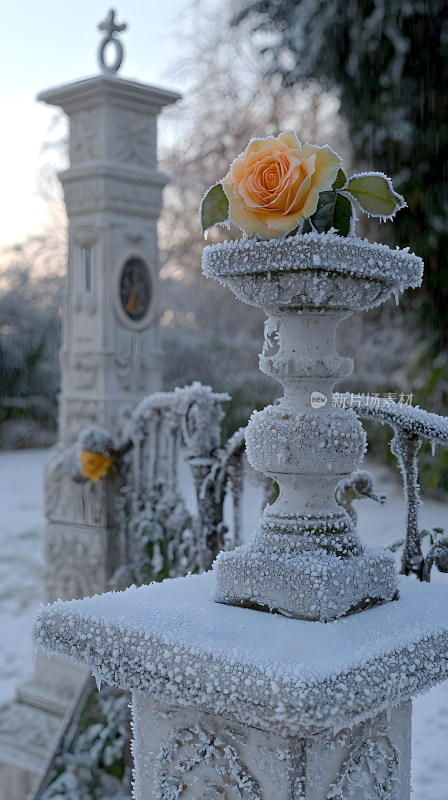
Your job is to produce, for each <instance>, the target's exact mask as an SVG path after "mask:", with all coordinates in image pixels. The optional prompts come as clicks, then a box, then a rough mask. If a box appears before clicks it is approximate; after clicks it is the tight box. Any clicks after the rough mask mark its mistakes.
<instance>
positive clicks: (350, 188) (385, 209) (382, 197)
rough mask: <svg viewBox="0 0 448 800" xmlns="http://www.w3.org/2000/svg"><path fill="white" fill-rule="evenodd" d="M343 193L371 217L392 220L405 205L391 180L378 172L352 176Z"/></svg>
mask: <svg viewBox="0 0 448 800" xmlns="http://www.w3.org/2000/svg"><path fill="white" fill-rule="evenodd" d="M345 191H346V192H348V193H349V194H351V196H352V197H354V199H355V200H356V202H357V203H358V204H359V206H360V207H361V209H362V210H363V211H365V212H366V214H369V216H372V217H384V218H386V219H392V217H393V216H394V214H395V213H396V212H397V211H398V210H399V209H400V208H404V206H405V205H406V203H405V200H404V197H402V196H401V194H398V193H397V192H396V191H395V190H394V188H393V186H392V181H391V179H390V178H387V177H386V175H382V174H381V173H379V172H365V173H363V174H361V175H353V177H351V178H350V180H349V182H348V185H347V188H346V189H345Z"/></svg>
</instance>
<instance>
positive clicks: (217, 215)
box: [199, 183, 229, 233]
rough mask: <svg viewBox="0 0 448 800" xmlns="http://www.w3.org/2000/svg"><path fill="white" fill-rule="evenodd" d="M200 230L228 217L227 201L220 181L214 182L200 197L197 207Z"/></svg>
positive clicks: (205, 229) (224, 220) (225, 220)
mask: <svg viewBox="0 0 448 800" xmlns="http://www.w3.org/2000/svg"><path fill="white" fill-rule="evenodd" d="M199 217H200V220H201V225H202V232H203V233H204V231H207V230H208V229H209V228H211V227H213V225H218V224H219V223H220V222H227V220H228V219H229V201H228V199H227V196H226V193H225V192H224V189H223V188H222V186H221V184H220V183H216V184H215V185H214V186H212V188H211V189H209V190H208V192H207V194H206V195H204V197H203V198H202V203H201V207H200V209H199Z"/></svg>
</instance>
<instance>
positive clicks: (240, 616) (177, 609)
mask: <svg viewBox="0 0 448 800" xmlns="http://www.w3.org/2000/svg"><path fill="white" fill-rule="evenodd" d="M212 583H213V579H212V575H211V574H210V573H206V574H204V575H200V576H190V577H188V578H176V579H174V580H170V581H166V582H164V583H162V584H152V585H151V586H144V587H140V588H138V589H137V588H135V587H131V588H130V589H128V590H126V591H125V592H123V593H115V594H106V595H102V596H95V597H93V598H87V599H84V600H73V601H70V602H68V603H62V602H57V603H55V604H53V605H52V606H50V607H42V608H41V610H40V611H39V612H38V614H37V616H36V621H35V625H34V638H35V642H36V644H37V646H39V647H43V648H45V650H46V651H47V652H48V653H52V652H56V653H60V654H63V655H67V656H69V657H70V658H72V659H75V660H78V661H80V662H81V663H85V664H87V665H88V666H89V667H90V668H91V669H92V670H93V672H94V674H95V676H96V678H97V680H98V681H99V682H101V681H102V680H104V681H106V682H107V683H109V684H111V685H115V686H122V687H128V688H129V687H130V688H133V689H137V690H139V691H147V692H150V693H152V694H154V696H157V697H159V698H160V699H162V700H164V701H165V702H167V703H171V704H173V703H174V704H178V705H186V706H189V705H197V706H199V707H200V708H202V709H204V710H209V711H213V712H215V713H218V714H229V715H230V716H232V717H234V718H235V719H238V720H239V721H241V722H247V723H250V724H252V725H255V726H261V727H262V726H266V725H267V726H268V727H269V729H272V730H274V731H276V732H278V733H282V734H291V735H302V736H303V735H308V734H310V733H314V732H317V731H318V730H321V729H322V728H325V727H333V728H335V729H340V728H342V727H344V726H346V725H348V724H350V723H352V722H353V721H355V720H361V719H364V718H367V717H368V716H369V715H370V716H371V715H372V714H373V713H374V714H376V713H378V712H379V711H380V710H382V709H383V708H386V707H387V706H389V705H393V704H396V703H398V702H400V701H402V700H404V699H406V698H408V697H409V696H412V695H414V694H417V693H418V692H421V691H424V690H425V689H427V688H429V687H430V686H432V685H434V684H436V683H438V682H439V681H441V680H444V679H445V678H446V677H448V661H447V658H446V656H447V652H448V614H447V611H448V589H447V588H446V587H442V586H439V585H429V586H428V585H420V584H417V583H415V582H414V581H410V580H406V579H404V578H402V579H401V585H400V599H399V600H398V601H396V602H393V603H387V604H385V605H381V606H377V607H375V608H371V609H369V611H366V612H364V613H361V614H353V615H351V616H349V617H346V618H344V619H340V620H337V621H336V622H332V623H328V624H322V623H312V622H302V621H298V620H288V619H282V618H280V617H278V616H275V615H270V614H264V613H259V612H257V611H253V610H249V609H240V608H234V607H230V606H223V605H220V604H217V603H214V602H213V601H212V599H211V591H212ZM186 678H187V680H186Z"/></svg>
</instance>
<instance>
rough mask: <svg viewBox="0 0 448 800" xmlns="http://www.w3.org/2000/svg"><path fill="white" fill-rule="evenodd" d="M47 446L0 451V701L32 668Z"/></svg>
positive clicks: (41, 565) (39, 598) (41, 562)
mask: <svg viewBox="0 0 448 800" xmlns="http://www.w3.org/2000/svg"><path fill="white" fill-rule="evenodd" d="M47 455H48V450H14V451H7V452H0V487H1V488H0V498H1V500H0V631H1V636H0V705H1V704H2V703H4V702H5V701H6V700H9V699H10V698H11V697H13V695H14V690H15V687H16V685H17V684H18V683H20V682H21V681H22V680H23V679H24V678H26V677H27V676H28V675H29V673H30V672H31V671H32V644H31V633H30V632H31V625H32V621H33V616H34V612H35V609H36V607H37V605H38V603H40V602H41V601H42V600H43V575H44V554H43V530H44V511H43V465H44V462H45V459H46V457H47Z"/></svg>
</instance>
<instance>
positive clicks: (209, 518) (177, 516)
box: [110, 382, 244, 589]
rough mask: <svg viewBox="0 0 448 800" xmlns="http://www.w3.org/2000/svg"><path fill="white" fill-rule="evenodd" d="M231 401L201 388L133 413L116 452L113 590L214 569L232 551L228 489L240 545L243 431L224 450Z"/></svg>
mask: <svg viewBox="0 0 448 800" xmlns="http://www.w3.org/2000/svg"><path fill="white" fill-rule="evenodd" d="M229 399H230V398H229V395H227V394H224V393H217V392H213V391H212V389H211V388H210V387H209V386H203V385H202V384H200V383H197V382H195V383H194V384H193V385H192V386H185V387H183V388H181V389H180V388H177V389H175V390H174V391H173V392H156V393H154V394H152V395H148V396H147V397H145V398H144V399H143V400H142V401H141V402H140V403H139V404H138V406H137V407H136V408H135V409H134V411H133V412H132V413H131V414H130V415H129V417H128V421H127V425H126V432H125V436H124V439H123V441H122V442H121V443H120V447H119V451H118V455H119V454H120V453H121V457H120V456H119V459H118V462H119V464H120V474H121V479H122V484H123V486H122V490H121V496H120V498H119V500H118V502H117V505H118V510H119V520H120V526H119V528H120V529H119V537H118V539H119V548H120V566H119V567H118V569H117V570H116V572H115V573H114V575H113V576H112V579H111V582H110V587H111V588H115V589H124V588H126V587H127V586H129V585H130V584H131V583H142V582H147V581H148V580H154V579H158V580H160V579H162V578H164V577H176V576H177V575H184V574H185V573H186V572H188V571H192V572H198V571H199V572H202V571H203V570H206V569H209V568H210V566H211V564H212V563H213V561H214V559H215V558H216V555H217V554H218V553H219V552H220V551H221V550H222V549H223V548H224V546H226V547H229V546H231V545H232V542H229V536H228V531H227V528H226V526H225V525H224V524H223V504H224V499H225V496H226V492H227V491H229V490H230V494H231V496H232V500H233V507H234V511H235V513H234V524H233V529H234V530H233V536H232V541H233V543H234V544H237V543H239V542H238V535H239V519H238V517H239V510H240V509H239V500H240V488H241V487H240V482H241V475H240V473H241V461H242V458H243V454H244V436H243V433H242V432H238V433H237V434H235V435H234V436H233V437H232V438H231V439H230V440H229V442H228V443H227V444H226V446H225V447H221V421H222V419H223V416H224V412H223V409H222V403H224V402H226V401H227V400H229ZM181 448H182V454H181V455H180V450H181ZM181 458H183V459H184V460H185V461H186V463H187V465H188V468H189V470H190V472H191V476H192V478H193V483H194V487H195V493H196V511H195V512H193V511H192V510H191V509H190V510H188V509H187V505H186V502H185V500H186V498H185V492H183V491H182V487H181V485H180V484H181V478H180V476H179V474H178V472H179V464H180V459H181ZM148 546H149V550H150V551H151V553H149V552H148Z"/></svg>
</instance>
